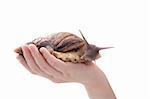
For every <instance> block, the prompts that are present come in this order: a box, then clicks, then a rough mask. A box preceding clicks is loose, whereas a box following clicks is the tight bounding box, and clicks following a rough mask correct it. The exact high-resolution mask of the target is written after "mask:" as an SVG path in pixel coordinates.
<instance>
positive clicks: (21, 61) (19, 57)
mask: <svg viewBox="0 0 150 99" xmlns="http://www.w3.org/2000/svg"><path fill="white" fill-rule="evenodd" d="M16 58H17V60H18V61H19V62H20V63H21V64H22V65H23V66H24V67H25V68H26V69H27V70H28V71H29V72H30V73H32V74H35V72H33V71H32V70H31V68H29V66H28V65H27V63H26V61H25V59H24V58H23V57H22V56H21V55H18V56H17V57H16Z"/></svg>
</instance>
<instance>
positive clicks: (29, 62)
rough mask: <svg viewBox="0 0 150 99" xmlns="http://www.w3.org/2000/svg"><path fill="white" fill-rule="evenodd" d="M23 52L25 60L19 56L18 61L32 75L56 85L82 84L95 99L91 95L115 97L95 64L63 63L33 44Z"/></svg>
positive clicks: (26, 46) (23, 49) (23, 48)
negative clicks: (67, 83)
mask: <svg viewBox="0 0 150 99" xmlns="http://www.w3.org/2000/svg"><path fill="white" fill-rule="evenodd" d="M22 51H23V55H24V58H23V57H22V56H20V55H18V56H17V59H18V60H19V61H20V63H21V64H22V65H23V66H24V67H25V68H26V69H27V70H28V71H30V72H31V73H32V74H36V75H39V76H43V77H46V78H48V79H49V80H51V81H53V82H55V83H64V82H78V83H82V84H83V85H84V86H85V87H86V89H87V91H88V93H89V96H90V97H93V95H92V94H91V93H93V92H94V94H95V93H97V92H98V93H97V94H99V92H101V94H102V93H103V94H102V95H104V96H105V95H109V94H110V96H114V94H113V91H112V90H111V88H110V86H109V83H108V81H107V79H106V77H105V75H104V73H103V72H102V71H101V70H100V69H99V68H98V66H96V65H95V64H93V63H91V64H89V65H85V64H79V63H78V64H74V63H70V62H63V61H61V60H60V59H57V58H55V57H54V56H53V55H51V54H50V53H49V52H48V50H47V49H45V48H40V50H38V49H37V47H36V46H35V45H33V44H30V45H25V46H22ZM99 88H101V89H99ZM93 90H94V91H93ZM100 90H101V91H100ZM91 91H92V92H91ZM95 91H96V92H95ZM106 92H107V93H106ZM94 96H95V95H94ZM91 99H100V98H91ZM102 99H106V98H102ZM112 99H114V98H112Z"/></svg>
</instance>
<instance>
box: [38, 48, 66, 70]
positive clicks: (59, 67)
mask: <svg viewBox="0 0 150 99" xmlns="http://www.w3.org/2000/svg"><path fill="white" fill-rule="evenodd" d="M40 52H41V53H42V55H43V57H44V58H45V60H46V61H47V62H48V63H49V64H50V65H51V66H52V67H54V68H56V69H57V70H59V71H61V72H64V71H65V65H66V64H65V63H64V62H63V61H61V60H59V59H57V58H56V57H55V56H53V55H51V54H50V53H49V51H48V50H47V49H46V48H44V47H42V48H40Z"/></svg>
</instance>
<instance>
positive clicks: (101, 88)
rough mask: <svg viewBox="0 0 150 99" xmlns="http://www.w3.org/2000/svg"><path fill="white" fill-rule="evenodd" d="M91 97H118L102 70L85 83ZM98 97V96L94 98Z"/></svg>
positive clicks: (99, 98)
mask: <svg viewBox="0 0 150 99" xmlns="http://www.w3.org/2000/svg"><path fill="white" fill-rule="evenodd" d="M83 85H84V87H85V88H86V90H87V92H88V94H89V96H90V95H91V97H93V98H91V99H116V97H115V94H114V92H113V90H112V89H111V86H110V85H109V82H108V80H107V78H106V76H105V74H104V73H103V72H102V71H101V72H100V74H99V75H97V76H96V77H95V78H94V79H92V80H90V81H87V82H85V83H83ZM94 97H97V98H94Z"/></svg>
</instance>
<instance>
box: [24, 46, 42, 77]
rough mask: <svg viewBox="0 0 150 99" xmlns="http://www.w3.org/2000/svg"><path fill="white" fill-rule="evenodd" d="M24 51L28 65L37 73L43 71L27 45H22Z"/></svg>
mask: <svg viewBox="0 0 150 99" xmlns="http://www.w3.org/2000/svg"><path fill="white" fill-rule="evenodd" d="M22 51H23V55H24V58H25V61H26V63H27V65H28V67H29V68H30V69H31V70H32V71H33V72H34V73H36V74H39V73H42V72H41V70H40V68H39V67H38V66H37V64H36V63H35V61H34V59H33V57H32V55H31V53H30V50H29V49H28V46H27V45H25V46H22Z"/></svg>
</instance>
